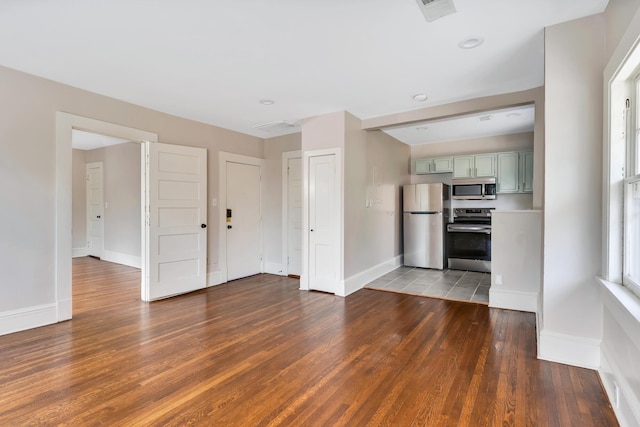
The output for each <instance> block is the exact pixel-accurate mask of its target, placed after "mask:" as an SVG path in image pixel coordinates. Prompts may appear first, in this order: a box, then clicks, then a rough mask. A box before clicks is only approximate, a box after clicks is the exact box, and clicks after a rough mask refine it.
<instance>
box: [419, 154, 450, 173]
mask: <svg viewBox="0 0 640 427" xmlns="http://www.w3.org/2000/svg"><path fill="white" fill-rule="evenodd" d="M452 171H453V157H435V158H433V159H418V160H416V174H417V175H424V174H428V173H445V172H452Z"/></svg>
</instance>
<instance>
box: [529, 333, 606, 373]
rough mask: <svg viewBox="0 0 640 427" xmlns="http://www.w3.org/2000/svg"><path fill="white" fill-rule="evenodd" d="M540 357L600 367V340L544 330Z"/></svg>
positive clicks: (589, 367) (541, 335)
mask: <svg viewBox="0 0 640 427" xmlns="http://www.w3.org/2000/svg"><path fill="white" fill-rule="evenodd" d="M538 359H542V360H548V361H550V362H558V363H564V364H565V365H572V366H579V367H581V368H588V369H598V368H599V367H600V340H597V339H593V338H582V337H575V336H573V335H566V334H560V333H557V332H552V331H547V330H542V331H541V332H540V342H539V345H538Z"/></svg>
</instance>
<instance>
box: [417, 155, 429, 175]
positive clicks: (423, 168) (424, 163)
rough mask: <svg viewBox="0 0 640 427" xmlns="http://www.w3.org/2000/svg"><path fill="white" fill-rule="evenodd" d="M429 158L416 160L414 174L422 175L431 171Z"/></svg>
mask: <svg viewBox="0 0 640 427" xmlns="http://www.w3.org/2000/svg"><path fill="white" fill-rule="evenodd" d="M431 162H432V160H431V159H418V160H416V174H417V175H422V174H426V173H429V172H431Z"/></svg>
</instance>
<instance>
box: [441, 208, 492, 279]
mask: <svg viewBox="0 0 640 427" xmlns="http://www.w3.org/2000/svg"><path fill="white" fill-rule="evenodd" d="M493 209H494V208H479V209H470V208H456V209H454V213H453V223H451V224H448V225H447V258H448V266H449V268H452V269H454V270H471V271H482V272H487V273H488V272H491V211H492V210H493Z"/></svg>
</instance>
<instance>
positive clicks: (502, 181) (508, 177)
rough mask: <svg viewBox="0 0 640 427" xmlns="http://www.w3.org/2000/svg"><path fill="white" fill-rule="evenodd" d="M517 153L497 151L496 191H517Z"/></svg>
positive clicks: (500, 192)
mask: <svg viewBox="0 0 640 427" xmlns="http://www.w3.org/2000/svg"><path fill="white" fill-rule="evenodd" d="M518 172H519V155H518V153H515V152H514V153H498V179H497V180H496V184H497V185H498V187H497V192H498V194H502V193H517V192H518V191H519V173H518Z"/></svg>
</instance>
